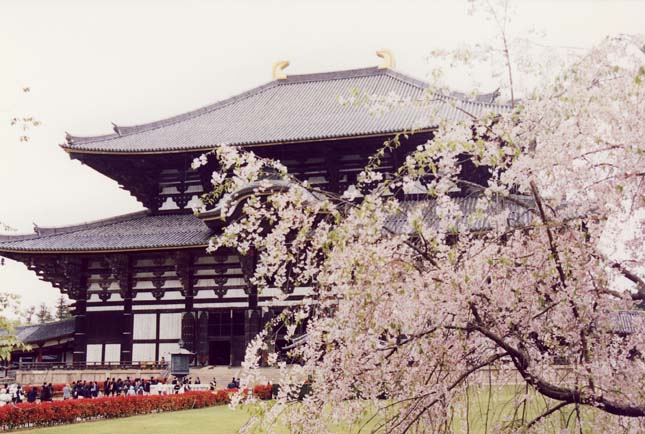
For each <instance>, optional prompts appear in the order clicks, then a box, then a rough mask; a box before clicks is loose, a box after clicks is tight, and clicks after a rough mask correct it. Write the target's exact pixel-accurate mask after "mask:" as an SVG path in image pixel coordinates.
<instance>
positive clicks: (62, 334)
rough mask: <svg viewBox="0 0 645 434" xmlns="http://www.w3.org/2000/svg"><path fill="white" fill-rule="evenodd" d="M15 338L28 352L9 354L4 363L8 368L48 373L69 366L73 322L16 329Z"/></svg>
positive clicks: (71, 350)
mask: <svg viewBox="0 0 645 434" xmlns="http://www.w3.org/2000/svg"><path fill="white" fill-rule="evenodd" d="M16 337H17V338H18V339H19V340H20V341H21V342H22V343H24V344H26V345H28V349H26V350H21V351H14V352H12V353H11V359H10V360H8V361H7V362H9V364H10V365H11V367H12V368H23V369H24V368H27V369H34V368H36V369H38V368H44V369H50V368H63V367H68V366H71V365H72V356H73V351H74V318H69V319H64V320H62V321H56V322H50V323H45V324H35V325H26V326H20V327H16Z"/></svg>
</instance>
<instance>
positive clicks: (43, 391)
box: [40, 383, 48, 402]
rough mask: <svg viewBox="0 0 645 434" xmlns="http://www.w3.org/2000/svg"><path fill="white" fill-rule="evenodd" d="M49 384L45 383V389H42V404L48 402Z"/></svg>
mask: <svg viewBox="0 0 645 434" xmlns="http://www.w3.org/2000/svg"><path fill="white" fill-rule="evenodd" d="M47 390H48V389H47V383H43V387H42V388H41V389H40V402H46V401H47Z"/></svg>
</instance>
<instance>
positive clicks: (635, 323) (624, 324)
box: [612, 310, 645, 334]
mask: <svg viewBox="0 0 645 434" xmlns="http://www.w3.org/2000/svg"><path fill="white" fill-rule="evenodd" d="M612 317H613V320H614V329H615V330H616V331H617V332H619V333H625V334H631V333H642V332H645V312H643V311H640V310H621V311H618V312H614V313H613V315H612Z"/></svg>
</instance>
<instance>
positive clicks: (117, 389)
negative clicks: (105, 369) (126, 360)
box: [103, 377, 158, 396]
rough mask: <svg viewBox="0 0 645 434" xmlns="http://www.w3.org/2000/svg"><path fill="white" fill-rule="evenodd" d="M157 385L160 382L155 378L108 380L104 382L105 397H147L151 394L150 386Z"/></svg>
mask: <svg viewBox="0 0 645 434" xmlns="http://www.w3.org/2000/svg"><path fill="white" fill-rule="evenodd" d="M157 383H158V381H157V380H156V379H155V378H153V377H150V380H146V379H144V378H135V379H133V380H131V379H130V377H126V379H125V380H122V379H121V378H119V379H118V380H117V379H114V378H112V379H110V378H107V379H106V380H105V381H104V382H103V396H120V395H126V396H134V395H147V394H149V393H150V386H151V385H153V384H157Z"/></svg>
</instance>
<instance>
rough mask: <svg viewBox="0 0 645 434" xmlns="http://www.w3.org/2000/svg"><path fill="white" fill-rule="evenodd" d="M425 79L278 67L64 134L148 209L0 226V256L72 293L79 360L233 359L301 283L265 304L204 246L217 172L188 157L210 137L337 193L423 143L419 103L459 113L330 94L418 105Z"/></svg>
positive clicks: (232, 263)
mask: <svg viewBox="0 0 645 434" xmlns="http://www.w3.org/2000/svg"><path fill="white" fill-rule="evenodd" d="M426 88H427V85H426V84H425V83H423V82H419V81H417V80H415V79H412V78H410V77H407V76H405V75H403V74H400V73H398V72H396V71H393V70H392V69H389V68H382V67H379V68H376V67H374V68H365V69H358V70H351V71H340V72H331V73H322V74H307V75H295V76H287V77H279V78H278V79H276V80H274V81H272V82H270V83H268V84H266V85H264V86H260V87H258V88H255V89H252V90H250V91H248V92H245V93H243V94H241V95H237V96H235V97H233V98H230V99H228V100H224V101H221V102H217V103H215V104H213V105H210V106H207V107H204V108H201V109H199V110H196V111H194V112H190V113H186V114H182V115H179V116H176V117H173V118H170V119H165V120H162V121H158V122H153V123H151V124H145V125H139V126H133V127H121V126H115V127H114V133H112V134H108V135H104V136H97V137H74V136H68V137H67V141H66V143H65V144H64V145H62V148H63V150H64V151H65V152H67V153H68V154H69V156H70V157H71V158H72V159H77V160H79V161H81V162H82V163H84V164H85V165H87V166H89V167H91V168H92V169H94V170H97V171H98V172H100V173H102V174H104V175H105V176H108V177H110V178H112V179H114V180H116V181H117V182H118V183H119V184H120V185H121V187H122V188H124V189H126V190H128V191H129V192H130V193H131V194H132V195H133V196H135V197H136V198H137V200H138V201H139V202H141V203H142V204H143V206H144V207H145V209H144V210H142V211H141V212H138V213H134V214H128V215H123V216H117V217H113V218H109V219H105V220H101V221H96V222H91V223H87V224H82V225H75V226H68V227H59V228H43V227H36V229H35V233H33V234H29V235H18V236H2V237H0V255H2V256H5V257H7V258H10V259H13V260H16V261H20V262H22V263H24V264H26V265H27V267H29V269H31V270H33V271H34V272H35V273H36V274H37V275H38V276H39V277H40V278H41V279H43V280H46V281H48V282H51V283H52V285H53V286H54V287H56V288H58V289H59V290H60V291H61V292H63V293H65V294H67V295H68V296H69V297H70V298H71V299H72V300H73V314H74V320H73V321H74V331H73V340H72V341H71V343H70V345H71V349H72V350H73V361H74V362H75V363H76V364H78V363H84V362H85V363H88V364H89V363H94V364H96V363H101V362H104V363H114V362H120V363H122V364H125V365H127V364H128V363H141V362H158V361H160V360H162V358H163V359H165V360H166V361H168V360H169V359H170V354H171V353H172V352H175V351H177V350H178V349H179V348H180V346H181V347H183V348H186V349H188V350H190V351H192V352H194V353H195V354H196V357H195V363H199V364H216V365H233V366H235V365H239V364H240V363H241V361H242V360H243V357H244V351H245V348H246V345H247V344H248V342H249V341H250V340H251V339H252V338H253V337H254V336H255V335H256V334H257V332H258V331H259V330H260V329H261V327H263V325H264V323H265V322H266V321H268V320H269V319H271V318H272V317H273V316H274V315H276V314H278V313H279V311H280V309H282V308H283V307H284V306H288V305H292V304H297V303H302V302H303V299H305V298H307V297H308V296H310V295H311V291H310V289H309V288H300V287H296V288H289V289H285V288H282V289H279V288H277V289H275V291H280V290H287V291H288V292H289V297H288V298H287V299H286V300H285V301H284V302H282V304H280V305H275V304H274V303H273V302H270V294H266V293H265V294H258V291H257V289H256V288H255V287H254V286H253V285H252V284H251V283H250V280H249V277H250V276H251V275H252V273H253V271H254V267H255V260H256V258H255V257H254V255H253V254H249V255H247V256H240V255H239V254H238V253H237V252H235V251H228V252H226V251H223V252H217V253H216V254H209V253H207V252H206V246H207V244H208V242H209V240H210V238H211V237H214V236H215V237H216V236H217V235H218V233H219V231H220V230H221V226H222V225H223V224H226V223H227V221H220V220H209V219H200V217H198V216H195V215H194V213H193V211H192V209H191V205H192V204H193V203H194V202H195V201H196V200H197V198H198V197H199V195H200V194H202V193H203V192H205V191H208V190H209V189H210V188H211V187H212V185H211V175H212V172H213V171H214V170H216V169H217V168H216V167H213V165H212V164H209V165H207V166H203V167H200V168H199V169H197V170H193V169H192V168H191V162H192V161H193V159H194V158H196V157H198V156H199V155H201V154H202V153H204V152H207V151H209V150H211V149H212V147H213V145H215V144H218V143H227V144H232V145H238V146H241V147H244V148H248V149H250V150H253V151H254V152H256V153H258V154H259V155H261V156H265V157H271V158H275V159H278V160H280V161H281V162H282V163H283V164H285V165H286V166H287V167H288V168H289V170H290V172H291V173H294V174H295V175H297V176H298V177H299V178H300V179H303V180H305V179H306V180H308V181H309V182H310V183H311V184H313V185H317V186H319V187H321V188H325V189H327V190H329V191H334V192H338V193H342V192H344V191H345V190H346V189H347V188H350V186H352V184H354V183H355V181H356V176H357V174H358V173H359V172H360V171H361V170H362V168H363V167H364V166H365V164H366V163H367V160H368V157H369V156H370V155H372V153H373V152H374V151H375V150H377V149H378V148H380V147H381V146H382V145H383V142H384V141H385V140H387V139H390V138H392V137H393V136H394V135H395V134H396V133H399V132H401V131H410V130H412V129H415V130H416V133H415V134H413V135H411V136H409V138H407V139H405V140H403V139H402V140H403V142H402V145H401V147H399V148H398V149H397V150H396V151H395V152H392V153H388V154H387V155H386V156H385V157H384V163H383V170H385V171H387V170H388V168H390V169H391V168H393V167H397V166H398V164H399V163H400V162H402V161H403V159H404V158H405V155H406V153H408V152H410V150H412V149H414V148H415V147H416V146H417V145H418V144H420V143H423V142H425V141H426V140H427V139H428V138H429V137H430V135H431V134H432V127H433V125H432V124H419V120H420V119H424V111H431V112H432V114H433V115H437V114H438V115H439V116H443V117H448V118H451V119H455V118H456V119H461V118H463V117H464V116H466V115H465V114H464V113H462V112H461V111H459V110H455V109H454V104H451V103H450V101H448V99H449V98H448V97H446V100H445V101H441V100H440V99H439V100H437V99H433V101H432V102H428V103H425V104H423V108H421V109H419V108H418V107H411V106H410V105H401V106H398V107H394V108H391V109H389V110H387V111H385V112H383V113H373V112H370V110H368V109H367V108H366V107H365V106H364V105H362V104H356V103H350V104H341V103H339V101H338V99H339V98H338V97H339V96H341V95H351V94H353V95H356V91H355V90H356V89H358V90H360V92H361V94H365V95H388V94H397V95H399V96H400V97H402V98H407V99H408V100H412V101H419V102H422V101H424V100H426V99H427V95H426ZM463 104H466V105H467V106H468V107H467V109H468V110H469V111H471V112H473V113H475V114H478V115H480V114H483V113H488V112H490V111H494V110H497V109H498V108H499V106H495V105H494V104H491V103H490V102H477V101H470V102H463ZM426 114H427V113H426ZM463 174H464V176H465V177H470V178H472V180H473V181H477V177H480V176H482V174H481V173H479V172H477V170H475V169H474V168H470V169H469V170H466V169H464V173H463ZM88 194H89V192H88ZM473 204H474V201H473ZM206 215H208V213H206ZM230 218H234V216H232V217H230Z"/></svg>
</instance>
